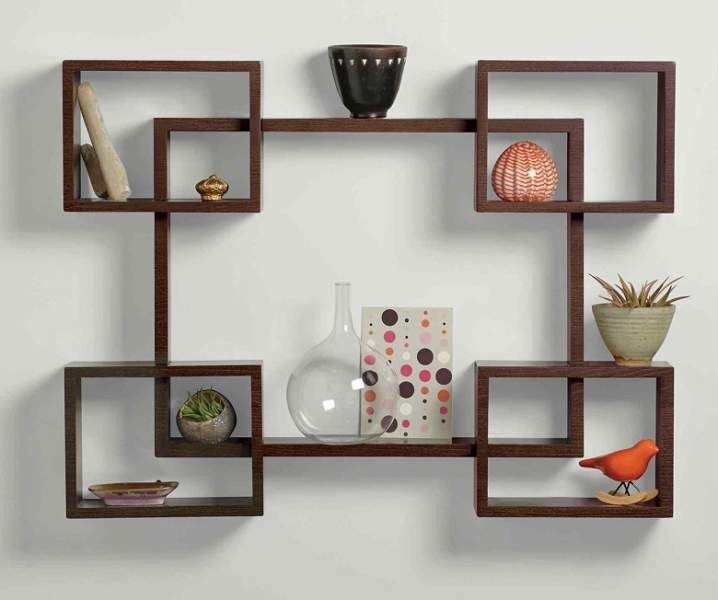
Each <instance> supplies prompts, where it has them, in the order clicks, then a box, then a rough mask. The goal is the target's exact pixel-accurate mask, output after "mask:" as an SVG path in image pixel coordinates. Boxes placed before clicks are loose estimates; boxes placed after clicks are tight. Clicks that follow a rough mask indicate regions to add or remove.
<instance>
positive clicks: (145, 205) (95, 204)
mask: <svg viewBox="0 0 718 600" xmlns="http://www.w3.org/2000/svg"><path fill="white" fill-rule="evenodd" d="M65 211H66V212H121V213H128V212H150V213H258V212H261V206H260V204H259V203H258V202H253V201H252V200H250V199H249V198H237V199H235V200H217V201H215V202H201V201H199V200H192V199H191V198H186V199H185V198H173V199H172V201H171V202H156V201H155V200H153V199H152V198H130V199H129V200H127V202H111V201H108V200H90V199H87V198H83V199H80V200H73V201H71V202H68V203H67V204H66V206H65Z"/></svg>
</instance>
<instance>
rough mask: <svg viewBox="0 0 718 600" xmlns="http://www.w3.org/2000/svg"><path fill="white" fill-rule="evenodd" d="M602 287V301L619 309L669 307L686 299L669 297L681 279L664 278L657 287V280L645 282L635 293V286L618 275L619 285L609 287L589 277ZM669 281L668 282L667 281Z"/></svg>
mask: <svg viewBox="0 0 718 600" xmlns="http://www.w3.org/2000/svg"><path fill="white" fill-rule="evenodd" d="M591 277H593V278H594V279H595V280H596V281H597V282H598V283H599V284H600V285H601V287H603V289H604V290H606V292H608V296H601V298H603V299H604V300H608V301H609V302H610V303H611V304H613V305H614V306H617V307H619V308H651V307H654V306H671V305H672V304H673V303H674V302H677V301H678V300H683V299H684V298H688V296H678V297H671V294H672V293H673V290H674V289H675V288H676V282H677V281H678V280H679V279H683V278H682V277H676V278H675V279H670V278H669V277H666V278H665V279H664V280H663V281H662V282H661V283H660V284H658V286H656V284H657V283H658V280H657V279H654V280H653V281H647V282H645V283H644V284H643V285H642V286H641V288H640V290H638V291H636V286H634V285H633V284H632V283H630V282H629V283H626V281H625V280H624V279H623V277H621V275H620V274H619V275H618V279H619V283H617V284H616V285H611V284H610V283H608V282H607V281H604V280H603V279H601V278H600V277H596V276H595V275H591ZM669 279H670V281H669Z"/></svg>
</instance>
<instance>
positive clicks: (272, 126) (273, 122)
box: [262, 118, 476, 133]
mask: <svg viewBox="0 0 718 600" xmlns="http://www.w3.org/2000/svg"><path fill="white" fill-rule="evenodd" d="M475 129H476V125H475V120H474V119H460V118H437V119H352V118H337V119H335V118H328V119H326V118H323V119H262V130H263V131H265V132H267V133H473V132H474V131H475Z"/></svg>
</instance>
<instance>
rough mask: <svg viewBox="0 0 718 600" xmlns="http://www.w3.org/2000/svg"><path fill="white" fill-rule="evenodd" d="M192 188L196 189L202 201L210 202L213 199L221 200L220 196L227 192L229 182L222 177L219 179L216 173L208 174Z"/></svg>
mask: <svg viewBox="0 0 718 600" xmlns="http://www.w3.org/2000/svg"><path fill="white" fill-rule="evenodd" d="M194 189H196V190H197V192H198V193H199V195H200V196H201V197H202V201H203V202H211V201H214V200H221V199H222V196H224V195H225V194H226V193H227V190H228V189H229V184H228V183H227V182H226V181H225V180H224V179H220V178H219V177H217V176H216V175H210V176H209V177H207V179H203V180H202V181H200V182H199V183H198V184H197V185H196V186H194Z"/></svg>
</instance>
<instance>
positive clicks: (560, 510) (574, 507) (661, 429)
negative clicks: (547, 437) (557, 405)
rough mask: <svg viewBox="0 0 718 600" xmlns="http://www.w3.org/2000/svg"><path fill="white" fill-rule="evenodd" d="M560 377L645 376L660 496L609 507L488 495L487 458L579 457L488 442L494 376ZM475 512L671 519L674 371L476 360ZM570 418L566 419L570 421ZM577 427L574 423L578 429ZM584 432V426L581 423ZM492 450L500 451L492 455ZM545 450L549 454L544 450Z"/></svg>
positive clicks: (550, 448) (601, 364) (593, 502)
mask: <svg viewBox="0 0 718 600" xmlns="http://www.w3.org/2000/svg"><path fill="white" fill-rule="evenodd" d="M547 377H560V378H564V379H567V380H569V381H570V380H571V379H574V380H577V381H580V382H581V385H583V380H584V379H593V378H600V379H606V378H620V379H634V378H649V379H655V380H656V443H657V444H658V447H659V448H660V449H661V451H660V452H659V454H658V455H657V456H656V458H655V485H656V487H657V488H658V490H659V496H658V497H657V498H656V499H655V500H654V501H652V502H650V503H646V504H640V505H633V506H611V505H608V504H603V503H602V502H600V501H599V500H597V499H595V498H492V497H490V496H489V494H488V482H489V458H490V457H497V456H503V457H507V456H508V457H537V458H544V457H546V456H567V457H568V456H582V449H581V452H578V453H574V454H570V453H568V454H563V455H561V454H554V453H553V450H554V449H555V447H553V446H552V445H551V444H548V445H536V446H533V445H528V446H524V445H522V444H516V443H512V444H505V445H501V446H497V445H496V442H495V441H494V440H491V439H489V395H490V394H489V387H490V381H491V379H495V378H547ZM475 380H476V459H475V466H476V469H475V482H476V496H475V508H476V514H477V515H478V516H479V517H671V516H673V367H671V366H670V365H669V364H667V363H654V364H653V365H652V366H650V367H621V366H618V365H616V364H615V363H613V362H603V361H601V362H583V361H574V362H527V363H520V362H514V363H496V362H477V363H476V364H475ZM569 418H570V417H569ZM577 426H578V425H577ZM580 427H581V428H583V422H581V423H580ZM497 449H500V451H498V452H497ZM547 451H548V452H547Z"/></svg>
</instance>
